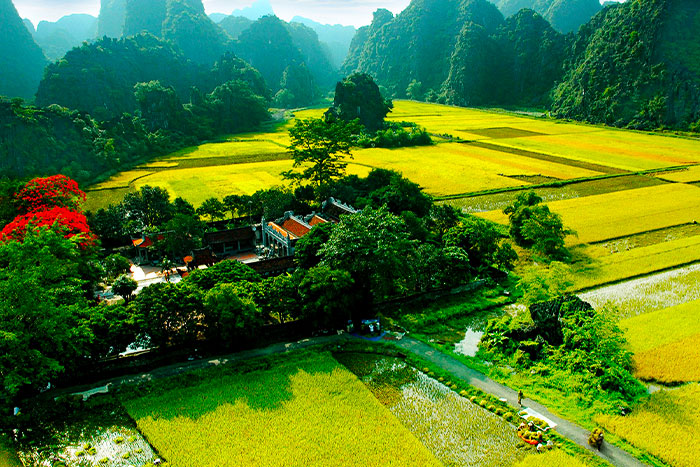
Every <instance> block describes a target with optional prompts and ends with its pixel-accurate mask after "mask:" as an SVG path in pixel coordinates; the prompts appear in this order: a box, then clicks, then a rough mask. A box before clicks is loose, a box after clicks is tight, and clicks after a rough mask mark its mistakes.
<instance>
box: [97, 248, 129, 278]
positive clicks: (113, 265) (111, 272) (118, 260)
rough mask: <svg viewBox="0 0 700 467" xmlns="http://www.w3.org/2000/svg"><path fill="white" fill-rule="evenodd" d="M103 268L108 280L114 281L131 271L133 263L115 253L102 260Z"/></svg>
mask: <svg viewBox="0 0 700 467" xmlns="http://www.w3.org/2000/svg"><path fill="white" fill-rule="evenodd" d="M102 268H103V269H104V272H105V276H106V277H107V278H109V279H114V278H116V277H118V276H120V275H122V274H126V273H128V272H129V269H131V262H130V261H129V259H128V258H125V257H123V256H122V255H120V254H118V253H115V254H113V255H109V256H107V257H106V258H105V259H103V260H102Z"/></svg>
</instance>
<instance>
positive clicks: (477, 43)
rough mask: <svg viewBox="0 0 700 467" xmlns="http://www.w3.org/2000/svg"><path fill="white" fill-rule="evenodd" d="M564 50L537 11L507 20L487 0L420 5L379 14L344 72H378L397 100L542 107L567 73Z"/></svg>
mask: <svg viewBox="0 0 700 467" xmlns="http://www.w3.org/2000/svg"><path fill="white" fill-rule="evenodd" d="M427 37H429V38H430V40H424V39H420V38H427ZM564 47H565V43H564V38H563V36H562V35H561V34H559V33H557V32H556V31H554V30H553V29H552V28H551V26H550V25H549V24H548V23H547V22H546V21H545V20H544V19H543V18H542V17H541V16H539V15H538V14H536V13H534V12H532V11H531V10H523V11H521V12H519V13H518V14H517V15H515V16H513V17H511V18H509V19H508V20H507V21H506V20H504V19H503V15H501V13H500V12H499V11H498V10H497V9H496V8H495V6H494V5H493V4H491V3H489V2H487V1H485V0H451V1H449V2H444V3H443V2H435V1H433V0H424V1H414V2H412V3H411V4H410V5H409V6H408V8H406V10H404V11H403V12H401V13H400V14H399V15H397V16H396V17H393V15H392V14H391V13H390V12H388V11H386V10H378V11H377V12H376V13H375V16H374V20H373V22H372V25H370V26H369V27H366V28H361V29H360V30H359V31H358V33H357V35H356V37H355V38H354V39H353V43H352V45H351V50H350V53H349V55H348V58H347V59H346V62H345V65H344V71H347V72H351V71H355V70H356V71H363V72H367V73H371V74H372V75H373V76H374V77H375V78H376V79H377V81H378V82H379V83H380V84H382V85H383V86H385V87H386V88H387V89H388V90H389V92H390V93H391V94H393V95H395V96H407V95H408V96H409V97H411V98H414V99H426V100H439V101H441V102H447V103H451V104H459V105H482V104H498V105H507V104H524V105H531V104H539V105H542V104H544V103H546V101H547V94H548V91H549V89H551V87H552V86H553V85H554V83H555V81H556V80H557V79H558V77H559V76H560V75H561V71H560V70H561V61H562V59H563V53H564ZM445 51H448V53H445ZM534 64H536V65H534ZM417 88H419V89H420V91H417Z"/></svg>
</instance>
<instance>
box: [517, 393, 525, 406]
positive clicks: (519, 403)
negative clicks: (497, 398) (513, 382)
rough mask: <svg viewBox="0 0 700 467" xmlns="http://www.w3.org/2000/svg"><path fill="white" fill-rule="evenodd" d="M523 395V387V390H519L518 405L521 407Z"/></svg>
mask: <svg viewBox="0 0 700 467" xmlns="http://www.w3.org/2000/svg"><path fill="white" fill-rule="evenodd" d="M523 396H524V394H523V390H522V389H521V390H519V391H518V405H519V406H520V407H522V406H523Z"/></svg>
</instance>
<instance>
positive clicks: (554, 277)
mask: <svg viewBox="0 0 700 467" xmlns="http://www.w3.org/2000/svg"><path fill="white" fill-rule="evenodd" d="M572 285H574V280H573V275H572V273H571V268H570V267H569V266H567V265H566V264H564V263H560V262H559V261H552V262H551V263H549V265H548V266H547V267H546V268H545V267H542V266H531V267H529V268H528V269H526V270H525V271H524V272H523V273H522V274H521V276H520V281H519V282H518V287H519V288H520V289H521V290H522V291H523V301H524V302H525V303H526V304H528V305H531V304H533V303H539V302H546V301H548V300H552V299H554V298H556V297H559V296H562V295H564V294H565V293H566V292H567V291H568V290H569V288H570V287H571V286H572Z"/></svg>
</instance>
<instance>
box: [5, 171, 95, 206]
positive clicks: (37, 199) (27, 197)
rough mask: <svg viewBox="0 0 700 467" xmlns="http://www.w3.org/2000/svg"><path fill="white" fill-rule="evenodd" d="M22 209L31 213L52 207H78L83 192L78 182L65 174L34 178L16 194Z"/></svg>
mask: <svg viewBox="0 0 700 467" xmlns="http://www.w3.org/2000/svg"><path fill="white" fill-rule="evenodd" d="M15 197H16V199H17V200H18V202H19V205H20V206H21V209H22V211H24V212H28V213H32V212H38V211H48V210H50V209H51V208H53V207H62V208H69V209H74V210H79V209H80V203H82V202H83V201H85V192H84V191H82V190H81V189H80V188H78V183H77V182H76V181H75V180H72V179H70V178H68V177H66V176H65V175H54V176H51V177H45V178H35V179H33V180H30V181H29V182H27V184H26V185H25V186H24V188H22V189H21V190H20V191H19V192H18V193H17V194H16V195H15Z"/></svg>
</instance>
